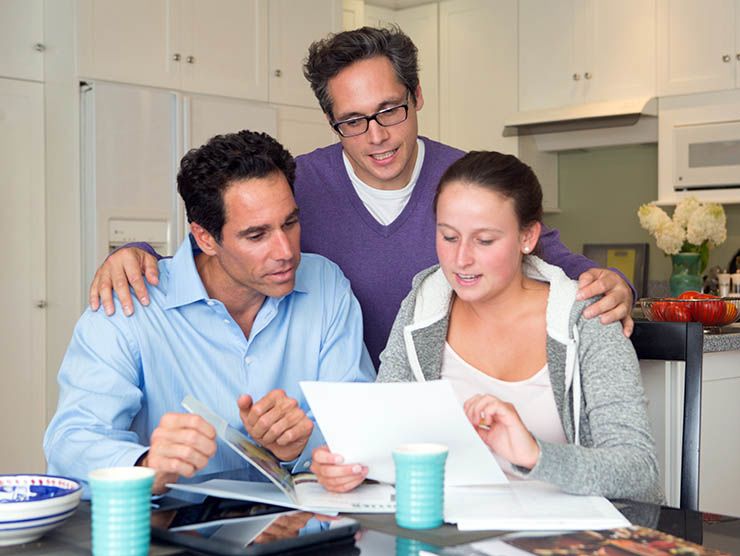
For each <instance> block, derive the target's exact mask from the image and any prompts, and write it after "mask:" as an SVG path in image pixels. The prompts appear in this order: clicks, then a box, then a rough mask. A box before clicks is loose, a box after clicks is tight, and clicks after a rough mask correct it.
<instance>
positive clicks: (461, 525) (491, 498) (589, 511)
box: [445, 481, 630, 531]
mask: <svg viewBox="0 0 740 556" xmlns="http://www.w3.org/2000/svg"><path fill="white" fill-rule="evenodd" d="M445 521H446V522H448V523H457V528H458V529H460V530H462V531H475V530H498V531H575V530H587V529H596V530H598V529H613V528H616V527H628V526H629V525H630V522H629V521H628V520H627V518H625V517H624V516H623V515H622V514H621V513H620V512H619V510H617V509H616V508H615V507H614V505H613V504H612V503H611V502H609V501H608V500H607V499H606V498H603V497H601V496H576V495H573V494H566V493H564V492H563V491H561V490H560V489H559V488H557V487H556V486H553V485H550V484H547V483H543V482H540V481H511V482H510V483H509V484H508V485H498V486H489V487H452V488H447V489H446V490H445Z"/></svg>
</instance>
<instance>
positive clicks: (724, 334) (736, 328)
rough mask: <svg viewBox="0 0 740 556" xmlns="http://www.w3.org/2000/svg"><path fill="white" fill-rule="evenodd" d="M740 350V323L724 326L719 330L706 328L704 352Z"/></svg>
mask: <svg viewBox="0 0 740 556" xmlns="http://www.w3.org/2000/svg"><path fill="white" fill-rule="evenodd" d="M734 350H740V324H738V323H735V324H731V325H730V326H723V327H722V328H720V329H719V331H717V332H715V331H713V330H704V353H712V352H717V351H734Z"/></svg>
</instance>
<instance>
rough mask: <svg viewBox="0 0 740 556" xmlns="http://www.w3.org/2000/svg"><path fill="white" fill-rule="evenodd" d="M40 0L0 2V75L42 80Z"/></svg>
mask: <svg viewBox="0 0 740 556" xmlns="http://www.w3.org/2000/svg"><path fill="white" fill-rule="evenodd" d="M43 51H44V18H43V0H2V2H0V52H2V56H0V77H9V78H15V79H28V80H32V81H43V80H44V56H43Z"/></svg>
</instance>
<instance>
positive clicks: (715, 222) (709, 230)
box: [686, 203, 727, 247]
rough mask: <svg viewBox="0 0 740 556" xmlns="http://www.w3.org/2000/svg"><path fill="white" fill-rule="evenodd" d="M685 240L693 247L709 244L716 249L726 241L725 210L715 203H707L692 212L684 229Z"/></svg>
mask: <svg viewBox="0 0 740 556" xmlns="http://www.w3.org/2000/svg"><path fill="white" fill-rule="evenodd" d="M686 239H687V241H688V242H689V243H693V244H694V245H701V244H702V243H704V241H708V242H709V246H710V247H716V246H717V245H720V244H721V243H724V241H725V240H726V239H727V217H726V215H725V209H724V208H722V205H720V204H717V203H707V204H706V205H702V206H701V207H699V208H698V209H697V210H695V211H694V212H693V214H692V215H691V218H689V221H688V224H687V227H686Z"/></svg>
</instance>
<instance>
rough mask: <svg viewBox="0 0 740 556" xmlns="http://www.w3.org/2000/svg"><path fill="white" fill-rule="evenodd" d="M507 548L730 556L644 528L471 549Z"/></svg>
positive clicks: (512, 540) (576, 555)
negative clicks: (505, 546)
mask: <svg viewBox="0 0 740 556" xmlns="http://www.w3.org/2000/svg"><path fill="white" fill-rule="evenodd" d="M504 545H508V546H509V547H514V548H516V549H518V550H521V551H523V553H524V554H562V555H567V556H581V555H583V556H585V555H588V554H605V555H610V554H614V555H618V554H625V555H626V554H633V555H635V556H670V555H674V554H686V555H691V556H729V554H728V553H726V552H721V551H719V550H714V549H711V548H705V547H703V546H700V545H698V544H694V543H692V542H689V541H686V540H684V539H681V538H678V537H674V536H671V535H669V534H667V533H663V532H662V531H656V530H655V529H647V528H645V527H624V528H619V529H610V530H604V531H576V532H571V533H560V534H551V535H533V534H531V533H530V534H528V533H522V534H520V535H505V536H503V537H497V538H496V539H491V540H486V541H480V542H475V543H472V544H471V545H470V546H471V548H473V549H475V550H477V551H479V552H482V553H483V554H496V555H499V554H502V553H504V552H502V550H501V549H502V547H503V546H504Z"/></svg>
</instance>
